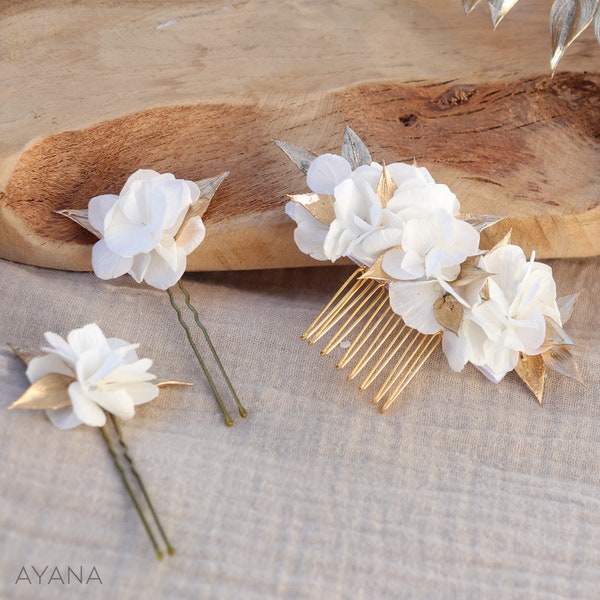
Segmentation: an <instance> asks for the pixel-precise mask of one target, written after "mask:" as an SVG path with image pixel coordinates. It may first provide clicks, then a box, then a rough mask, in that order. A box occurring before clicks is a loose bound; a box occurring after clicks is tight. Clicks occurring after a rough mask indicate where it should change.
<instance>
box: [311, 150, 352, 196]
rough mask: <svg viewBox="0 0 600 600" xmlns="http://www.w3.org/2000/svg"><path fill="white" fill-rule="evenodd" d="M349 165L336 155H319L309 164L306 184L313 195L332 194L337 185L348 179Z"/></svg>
mask: <svg viewBox="0 0 600 600" xmlns="http://www.w3.org/2000/svg"><path fill="white" fill-rule="evenodd" d="M351 173H352V167H351V166H350V163H349V162H348V161H347V160H346V159H345V158H343V157H342V156H338V155H337V154H321V156H317V158H315V159H314V160H313V161H312V163H311V164H310V166H309V168H308V171H307V172H306V183H307V185H308V187H309V188H310V189H311V190H312V191H313V192H314V193H315V194H333V190H334V189H335V186H336V185H337V184H338V183H341V182H342V181H343V180H344V179H347V178H348V177H350V174H351Z"/></svg>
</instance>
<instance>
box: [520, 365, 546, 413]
mask: <svg viewBox="0 0 600 600" xmlns="http://www.w3.org/2000/svg"><path fill="white" fill-rule="evenodd" d="M515 371H516V372H517V375H518V376H519V377H520V378H521V379H522V380H523V381H524V382H525V385H526V386H527V387H528V388H529V389H530V390H531V391H532V392H533V394H534V396H535V397H536V398H537V401H538V402H539V403H540V404H541V403H542V399H543V395H544V382H545V379H546V367H545V365H544V359H543V358H542V355H541V354H536V355H535V356H529V355H527V354H523V353H521V354H520V356H519V362H517V366H516V367H515Z"/></svg>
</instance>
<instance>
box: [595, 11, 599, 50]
mask: <svg viewBox="0 0 600 600" xmlns="http://www.w3.org/2000/svg"><path fill="white" fill-rule="evenodd" d="M594 34H595V35H596V39H597V40H598V43H599V44H600V6H599V7H598V8H597V10H596V16H595V17H594Z"/></svg>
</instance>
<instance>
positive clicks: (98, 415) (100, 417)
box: [69, 381, 106, 427]
mask: <svg viewBox="0 0 600 600" xmlns="http://www.w3.org/2000/svg"><path fill="white" fill-rule="evenodd" d="M69 398H70V399H71V404H72V405H73V413H74V414H75V416H76V417H77V418H78V419H79V420H80V421H81V422H82V423H85V424H86V425H90V426H91V427H103V426H104V425H105V424H106V415H105V414H104V411H103V410H102V409H101V408H100V407H99V406H98V405H97V404H96V403H95V402H94V401H93V400H91V399H90V398H88V397H87V396H86V395H85V393H84V390H83V387H82V385H81V383H79V381H74V382H73V383H71V385H69Z"/></svg>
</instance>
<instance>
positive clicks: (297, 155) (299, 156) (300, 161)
mask: <svg viewBox="0 0 600 600" xmlns="http://www.w3.org/2000/svg"><path fill="white" fill-rule="evenodd" d="M274 142H275V143H276V144H277V146H278V147H279V148H281V150H283V151H284V152H285V153H286V154H287V155H288V157H289V158H290V160H291V161H292V162H293V163H294V164H295V165H296V166H297V167H298V168H299V169H300V170H301V171H302V172H303V173H304V174H305V175H306V173H307V171H308V167H310V165H311V163H312V161H313V160H315V158H317V155H316V154H313V153H312V152H310V151H309V150H305V149H304V148H300V147H299V146H294V145H293V144H288V143H287V142H280V141H279V140H274Z"/></svg>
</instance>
